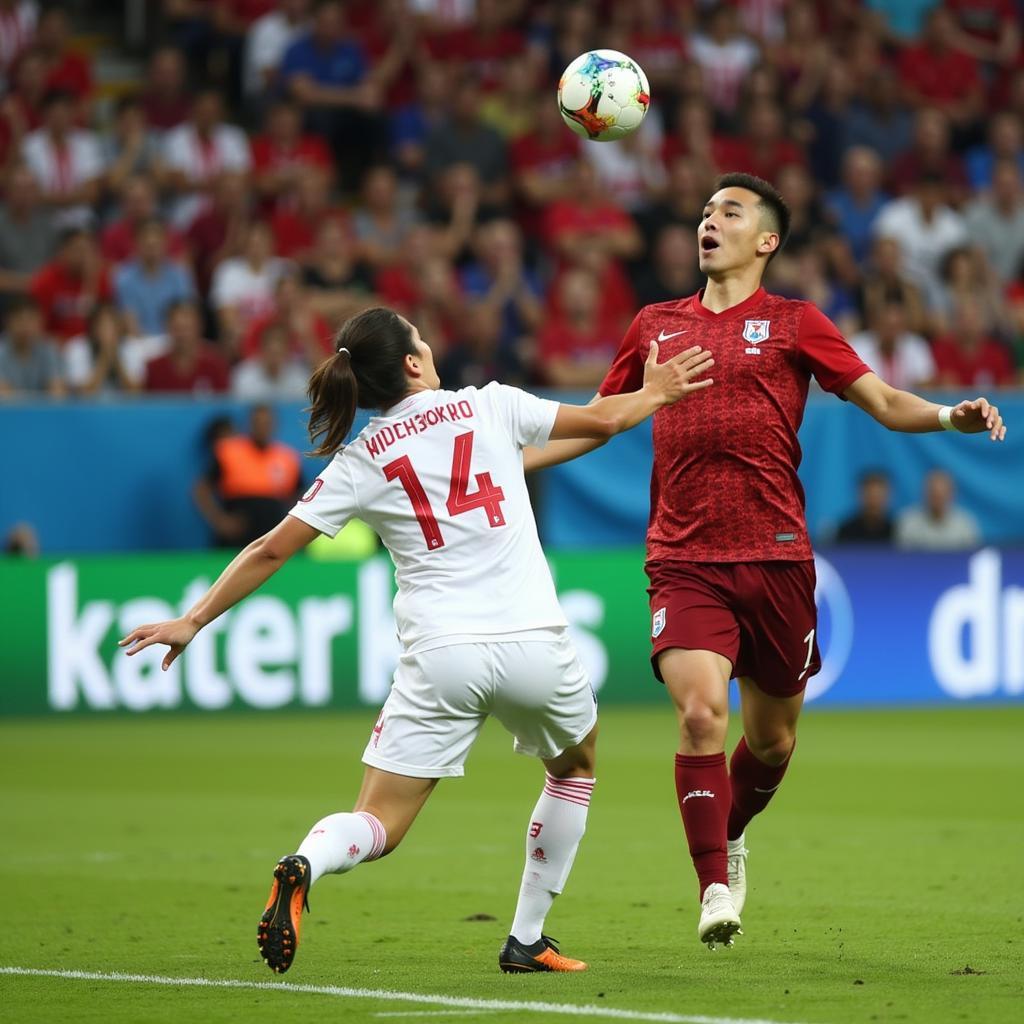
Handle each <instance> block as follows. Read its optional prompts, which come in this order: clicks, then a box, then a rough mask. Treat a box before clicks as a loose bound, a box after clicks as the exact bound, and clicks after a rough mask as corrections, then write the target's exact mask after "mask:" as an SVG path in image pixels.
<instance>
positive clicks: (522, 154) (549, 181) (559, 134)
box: [509, 95, 582, 236]
mask: <svg viewBox="0 0 1024 1024" xmlns="http://www.w3.org/2000/svg"><path fill="white" fill-rule="evenodd" d="M531 109H532V112H533V117H532V118H531V123H532V126H533V127H532V128H531V130H530V131H528V132H527V133H526V134H525V135H520V136H519V138H518V139H513V140H512V142H511V143H510V144H509V164H510V166H511V168H512V184H513V191H514V194H515V199H516V201H517V202H518V204H519V205H520V208H521V211H522V216H521V217H520V222H521V223H522V225H523V230H524V231H525V232H526V233H527V234H528V235H534V236H536V235H538V234H539V233H540V231H541V228H542V224H543V214H544V210H545V208H546V207H547V205H548V204H549V203H551V202H554V201H555V200H556V199H564V198H565V197H566V196H568V195H569V192H570V190H571V181H572V174H573V171H574V169H575V167H576V162H577V161H578V160H579V158H580V155H581V151H582V140H581V139H580V137H579V136H578V135H574V134H573V133H572V132H570V131H566V128H565V123H564V122H563V121H562V115H561V114H559V112H558V107H557V106H555V104H554V103H552V102H551V100H550V98H549V97H548V96H544V95H540V96H537V98H536V100H535V101H534V105H533V106H532V108H531Z"/></svg>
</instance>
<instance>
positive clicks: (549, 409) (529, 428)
mask: <svg viewBox="0 0 1024 1024" xmlns="http://www.w3.org/2000/svg"><path fill="white" fill-rule="evenodd" d="M480 397H481V398H483V399H484V400H485V401H487V402H489V403H491V405H492V408H493V409H494V411H495V414H496V415H497V416H498V417H499V419H500V420H501V421H502V422H504V423H505V426H506V429H507V430H508V433H509V437H511V438H512V441H513V442H514V443H515V445H516V446H517V447H519V448H526V447H528V446H529V447H533V448H543V447H544V446H545V445H546V444H547V443H548V438H550V436H551V430H552V428H553V427H554V425H555V417H556V416H557V415H558V403H557V402H553V401H551V399H549V398H538V397H537V396H536V395H531V394H530V393H529V392H527V391H520V390H519V388H511V387H509V386H508V385H507V384H498V383H496V382H495V383H491V384H488V385H487V386H486V387H484V388H481V389H480Z"/></svg>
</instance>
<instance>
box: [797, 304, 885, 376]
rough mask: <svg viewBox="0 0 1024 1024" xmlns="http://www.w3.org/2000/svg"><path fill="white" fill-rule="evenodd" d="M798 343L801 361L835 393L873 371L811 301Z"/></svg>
mask: <svg viewBox="0 0 1024 1024" xmlns="http://www.w3.org/2000/svg"><path fill="white" fill-rule="evenodd" d="M796 346H797V353H798V355H799V358H800V361H801V362H802V363H803V364H804V366H806V367H807V369H808V370H810V372H811V373H813V374H814V377H815V379H816V380H817V381H818V383H819V384H820V385H821V386H822V388H823V389H824V390H825V391H829V392H831V393H832V394H834V395H842V393H843V392H844V391H845V390H846V389H847V388H848V387H849V386H850V385H851V384H852V383H853V382H854V381H855V380H857V379H858V378H859V377H863V376H864V374H865V373H871V367H870V366H868V365H867V363H865V362H864V360H863V359H861V357H860V356H859V355H857V353H856V352H855V351H854V350H853V348H852V347H851V346H850V343H849V342H848V341H847V340H846V339H845V338H844V337H843V336H842V334H841V333H840V331H839V328H838V327H836V325H835V324H834V323H832V321H831V320H829V318H828V317H827V316H825V314H824V313H822V312H821V310H819V309H817V308H816V307H815V306H812V305H811V304H810V303H808V304H807V305H806V306H805V307H804V315H803V317H802V318H801V320H800V330H799V333H798V335H797V342H796Z"/></svg>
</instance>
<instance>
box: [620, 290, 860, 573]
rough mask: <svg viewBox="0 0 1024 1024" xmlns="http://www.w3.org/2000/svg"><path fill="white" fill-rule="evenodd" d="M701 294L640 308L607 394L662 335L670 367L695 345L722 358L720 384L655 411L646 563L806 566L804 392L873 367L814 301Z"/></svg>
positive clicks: (717, 369)
mask: <svg viewBox="0 0 1024 1024" xmlns="http://www.w3.org/2000/svg"><path fill="white" fill-rule="evenodd" d="M701 294H702V293H698V294H697V295H694V296H691V297H689V298H686V299H680V300H679V301H676V302H663V303H659V304H657V305H652V306H645V307H644V308H643V309H641V310H640V312H639V313H638V314H637V316H636V318H635V319H634V320H633V323H632V324H631V325H630V328H629V330H628V331H627V332H626V336H625V338H624V339H623V341H622V344H621V346H620V347H619V351H618V353H617V355H616V356H615V360H614V362H613V363H612V365H611V368H610V369H609V371H608V374H607V376H606V377H605V379H604V382H603V383H602V384H601V387H600V392H601V394H602V395H614V394H621V393H623V392H627V391H633V390H635V389H637V388H638V387H640V385H641V383H642V381H643V367H644V360H645V359H646V358H647V353H648V351H649V350H650V343H651V341H652V340H655V339H660V340H659V346H660V354H659V357H658V358H659V361H661V362H664V361H665V360H666V359H668V358H669V357H671V356H674V355H676V354H678V353H679V352H682V351H684V350H685V349H687V348H690V347H691V346H692V345H701V346H703V347H704V348H705V349H707V350H709V351H710V352H711V355H712V356H713V357H714V359H715V366H714V368H713V370H712V376H713V378H714V381H715V383H714V385H713V386H712V387H710V388H708V389H706V390H704V391H698V392H695V393H694V394H692V395H688V396H687V397H686V398H684V399H683V400H682V401H680V402H678V403H677V404H676V405H673V406H669V407H667V408H665V409H662V410H660V411H659V412H658V413H656V414H655V416H654V468H653V471H652V474H651V519H650V523H649V525H648V530H647V557H648V559H649V560H655V559H666V560H670V561H690V562H757V561H780V560H784V561H801V560H806V559H809V558H811V557H812V552H811V544H810V540H809V539H808V536H807V524H806V520H805V518H804V492H803V487H802V486H801V484H800V480H799V479H798V477H797V472H796V471H797V467H798V466H799V465H800V457H801V452H800V444H799V442H798V441H797V430H798V428H799V426H800V422H801V420H802V419H803V413H804V406H805V404H806V401H807V388H808V385H809V383H810V379H811V376H812V375H813V376H814V377H815V378H816V379H817V381H818V383H819V384H820V385H821V386H822V387H823V388H824V389H825V390H826V391H830V392H833V393H835V394H841V393H842V392H843V391H844V390H845V389H846V388H847V387H849V386H850V385H851V384H852V383H853V382H854V381H855V380H857V378H858V377H861V376H863V374H865V373H870V372H871V371H870V368H869V367H868V366H867V365H866V364H865V363H863V362H862V361H861V359H860V358H859V357H858V356H857V354H856V353H855V352H854V351H853V349H852V348H851V347H850V346H849V345H848V344H847V343H846V341H845V340H844V339H843V336H842V335H841V334H840V333H839V330H838V329H837V328H836V326H835V325H834V324H833V323H832V322H831V321H830V320H829V319H828V318H827V317H826V316H825V315H824V314H823V313H821V312H820V311H819V310H818V309H816V308H815V307H814V306H812V305H811V304H810V303H808V302H801V301H797V300H794V299H784V298H782V297H780V296H778V295H769V294H768V293H767V292H766V291H765V290H764V289H763V288H759V289H758V290H757V291H756V292H755V293H754V294H753V295H751V296H750V298H748V299H746V300H745V301H744V302H741V303H740V304H739V305H737V306H733V307H732V308H731V309H727V310H725V311H724V312H723V313H712V312H711V311H710V310H708V309H706V308H705V307H704V306H703V305H701V301H700V298H701ZM765 332H767V333H765Z"/></svg>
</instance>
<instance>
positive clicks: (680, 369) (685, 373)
mask: <svg viewBox="0 0 1024 1024" xmlns="http://www.w3.org/2000/svg"><path fill="white" fill-rule="evenodd" d="M714 365H715V361H714V359H712V357H711V353H710V352H708V351H706V350H705V349H702V348H701V347H700V345H694V346H693V347H692V348H688V349H686V351H685V352H680V353H679V354H678V355H676V356H673V357H672V358H671V359H667V360H665V362H663V363H659V362H658V343H657V342H656V341H652V342H651V350H650V352H648V353H647V362H645V363H644V388H646V389H648V390H651V391H653V392H654V393H655V394H657V395H658V396H659V397H661V398H662V399H663V400H664V402H665V404H666V405H670V404H671V403H672V402H677V401H679V399H680V398H682V397H683V396H684V395H688V394H690V392H692V391H701V390H702V389H704V388H709V387H711V385H712V384H714V380H713V379H712V378H711V377H706V378H704V380H695V378H696V377H699V376H701V374H703V373H707V371H708V370H710V369H711V367H712V366H714Z"/></svg>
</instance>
